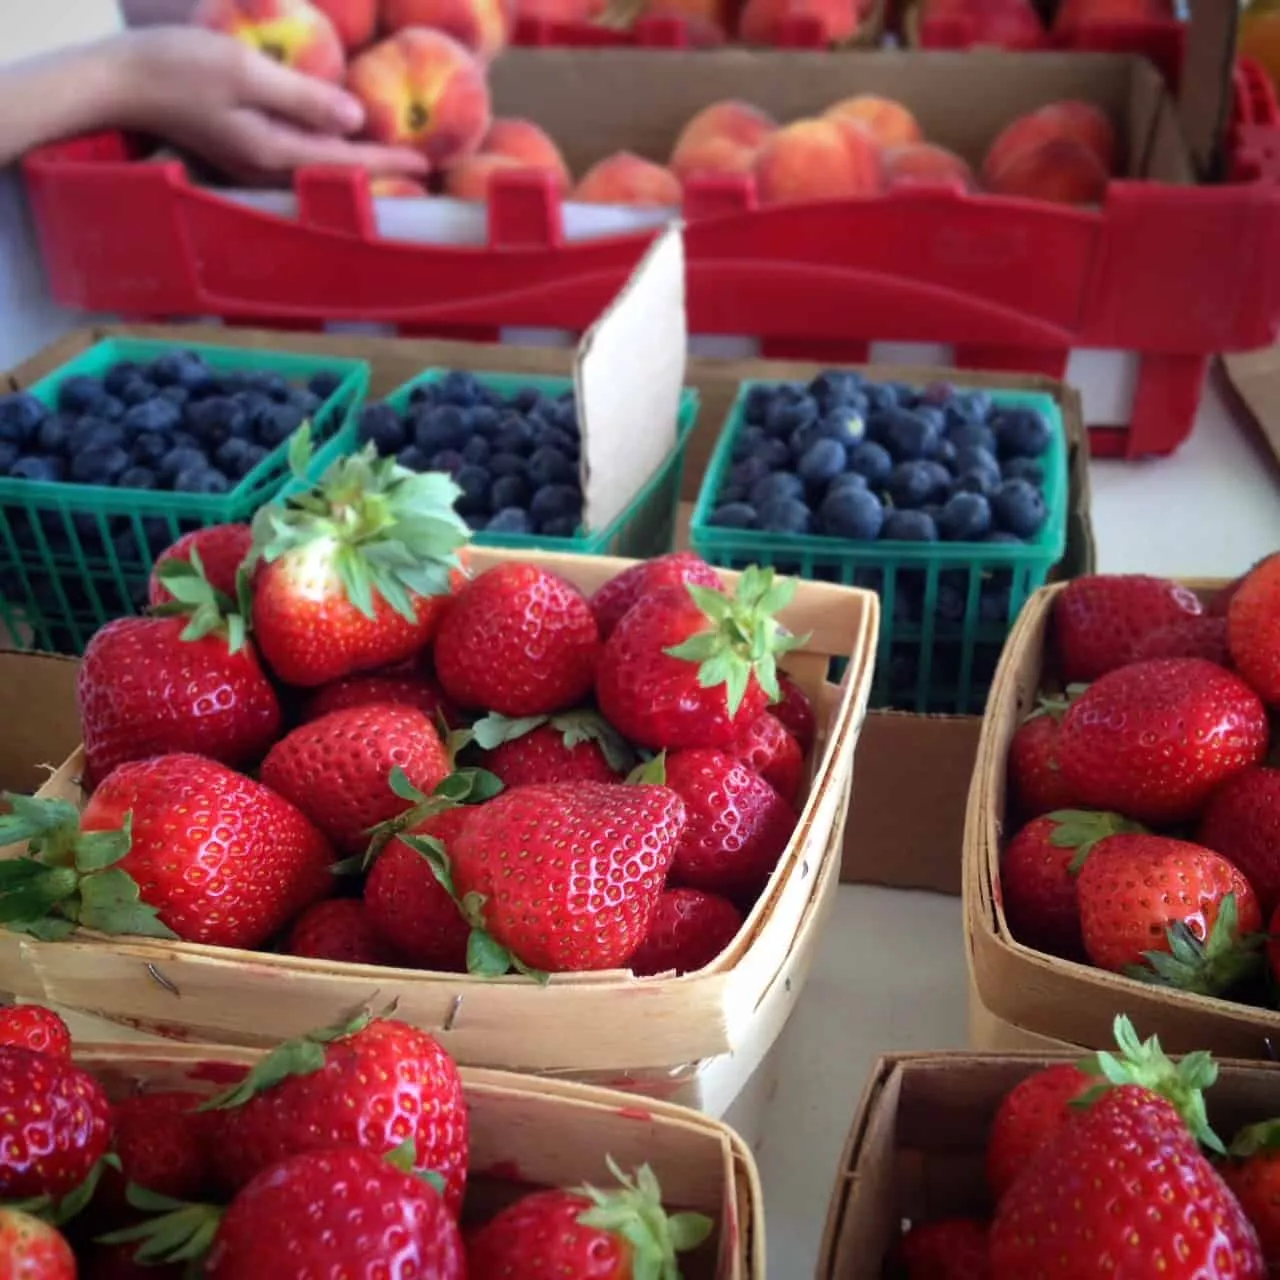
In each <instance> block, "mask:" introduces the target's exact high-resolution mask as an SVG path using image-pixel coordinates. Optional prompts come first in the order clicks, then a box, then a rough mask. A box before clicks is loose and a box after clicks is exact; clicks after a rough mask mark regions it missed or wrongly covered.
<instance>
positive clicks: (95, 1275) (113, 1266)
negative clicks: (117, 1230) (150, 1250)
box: [80, 1242, 190, 1280]
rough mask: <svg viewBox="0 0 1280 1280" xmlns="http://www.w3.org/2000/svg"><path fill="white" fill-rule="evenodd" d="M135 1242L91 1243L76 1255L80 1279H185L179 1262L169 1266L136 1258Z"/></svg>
mask: <svg viewBox="0 0 1280 1280" xmlns="http://www.w3.org/2000/svg"><path fill="white" fill-rule="evenodd" d="M137 1252H138V1245H137V1244H136V1243H133V1242H130V1243H127V1244H97V1243H95V1244H93V1245H91V1246H90V1247H89V1249H88V1250H87V1251H86V1252H85V1253H84V1254H83V1255H82V1256H81V1258H80V1280H186V1278H187V1277H189V1276H190V1272H189V1271H186V1269H185V1268H184V1267H183V1265H182V1264H181V1263H174V1264H173V1265H172V1266H164V1265H163V1264H157V1263H151V1262H139V1261H137V1256H136V1255H137Z"/></svg>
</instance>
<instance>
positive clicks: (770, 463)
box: [752, 436, 791, 471]
mask: <svg viewBox="0 0 1280 1280" xmlns="http://www.w3.org/2000/svg"><path fill="white" fill-rule="evenodd" d="M752 457H755V458H759V459H760V460H761V461H762V462H763V463H764V464H765V465H766V466H767V467H768V468H769V470H770V471H777V470H779V469H780V468H786V467H789V466H790V465H791V449H790V446H789V445H788V444H787V442H786V441H785V440H782V439H780V438H779V437H777V436H765V438H764V439H763V440H762V441H761V442H760V443H759V444H758V445H757V446H756V449H755V452H754V453H753V454H752Z"/></svg>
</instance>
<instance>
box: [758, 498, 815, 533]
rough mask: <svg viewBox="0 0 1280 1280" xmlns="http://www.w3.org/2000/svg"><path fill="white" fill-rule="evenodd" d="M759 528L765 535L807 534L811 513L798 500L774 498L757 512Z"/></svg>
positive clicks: (810, 522)
mask: <svg viewBox="0 0 1280 1280" xmlns="http://www.w3.org/2000/svg"><path fill="white" fill-rule="evenodd" d="M758 518H759V522H760V528H762V529H764V530H765V531H766V532H767V533H808V532H809V531H810V530H811V529H812V527H813V513H812V512H811V511H810V510H809V508H808V506H807V505H806V504H805V503H803V502H801V501H800V500H799V499H798V498H774V499H772V500H771V501H769V502H766V503H763V504H762V505H761V507H760V510H759V516H758Z"/></svg>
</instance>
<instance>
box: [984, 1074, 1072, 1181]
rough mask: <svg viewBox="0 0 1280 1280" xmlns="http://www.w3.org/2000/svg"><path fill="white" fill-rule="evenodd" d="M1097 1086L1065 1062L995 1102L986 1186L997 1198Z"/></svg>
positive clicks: (1022, 1082) (1033, 1077)
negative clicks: (1077, 1101)
mask: <svg viewBox="0 0 1280 1280" xmlns="http://www.w3.org/2000/svg"><path fill="white" fill-rule="evenodd" d="M1095 1083H1096V1081H1095V1079H1094V1078H1093V1077H1092V1076H1089V1075H1086V1074H1085V1073H1084V1072H1083V1071H1081V1070H1080V1068H1079V1067H1077V1066H1075V1065H1074V1064H1072V1063H1069V1062H1062V1063H1059V1064H1058V1065H1056V1066H1052V1067H1045V1068H1044V1069H1043V1070H1040V1071H1033V1072H1032V1073H1031V1074H1030V1075H1029V1076H1027V1077H1026V1078H1025V1079H1023V1080H1021V1081H1019V1082H1018V1083H1017V1084H1016V1085H1014V1087H1013V1088H1012V1089H1010V1090H1009V1092H1008V1093H1006V1094H1005V1096H1004V1097H1003V1098H1002V1099H1001V1100H1000V1106H999V1107H998V1108H997V1109H996V1114H995V1118H994V1119H993V1120H992V1121H991V1130H990V1132H989V1133H988V1135H987V1156H986V1168H987V1185H988V1186H989V1187H990V1188H991V1194H992V1195H993V1196H994V1197H995V1199H996V1202H997V1203H999V1201H1000V1199H1001V1197H1002V1196H1003V1195H1004V1194H1005V1192H1006V1191H1008V1190H1009V1188H1010V1187H1011V1186H1013V1184H1014V1183H1015V1182H1016V1181H1017V1180H1018V1178H1019V1177H1020V1176H1021V1174H1022V1171H1023V1170H1024V1169H1026V1168H1027V1167H1028V1165H1030V1163H1031V1161H1032V1159H1033V1157H1034V1156H1036V1155H1037V1154H1038V1153H1039V1152H1040V1151H1041V1150H1043V1149H1044V1147H1045V1146H1046V1145H1048V1143H1049V1142H1051V1141H1052V1140H1053V1139H1054V1138H1055V1137H1056V1136H1057V1134H1058V1132H1059V1131H1060V1130H1061V1129H1062V1127H1063V1125H1065V1124H1066V1123H1067V1121H1068V1119H1069V1118H1070V1117H1071V1114H1072V1112H1071V1108H1070V1105H1069V1104H1070V1103H1071V1102H1072V1101H1074V1100H1075V1099H1076V1098H1078V1097H1080V1096H1081V1095H1082V1094H1084V1093H1086V1092H1087V1091H1088V1090H1089V1089H1091V1088H1093V1086H1094V1084H1095Z"/></svg>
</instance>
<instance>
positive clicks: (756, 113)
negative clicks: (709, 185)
mask: <svg viewBox="0 0 1280 1280" xmlns="http://www.w3.org/2000/svg"><path fill="white" fill-rule="evenodd" d="M777 127H778V126H777V125H776V124H775V123H774V121H773V119H772V118H771V117H770V116H768V115H766V114H765V113H764V112H763V111H760V110H758V109H757V108H756V107H753V106H751V105H750V103H746V102H739V101H737V100H735V99H729V100H726V101H724V102H715V103H712V105H711V106H709V107H705V108H703V110H701V111H699V112H698V114H697V115H695V116H694V117H693V118H692V119H691V120H690V121H689V123H688V124H686V125H685V127H684V128H683V129H682V130H681V131H680V136H679V137H678V138H677V139H676V145H675V146H674V147H673V148H672V149H671V168H672V169H673V170H674V171H675V173H676V174H677V175H679V176H680V177H682V178H684V177H687V176H688V175H689V174H691V173H748V172H749V171H750V169H751V166H752V165H753V164H754V163H755V158H756V152H757V151H759V150H760V144H761V143H762V142H763V141H764V140H765V138H767V137H768V136H769V135H770V134H771V133H773V131H774V130H775V129H776V128H777Z"/></svg>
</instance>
